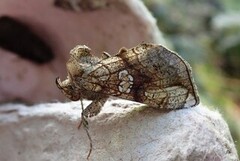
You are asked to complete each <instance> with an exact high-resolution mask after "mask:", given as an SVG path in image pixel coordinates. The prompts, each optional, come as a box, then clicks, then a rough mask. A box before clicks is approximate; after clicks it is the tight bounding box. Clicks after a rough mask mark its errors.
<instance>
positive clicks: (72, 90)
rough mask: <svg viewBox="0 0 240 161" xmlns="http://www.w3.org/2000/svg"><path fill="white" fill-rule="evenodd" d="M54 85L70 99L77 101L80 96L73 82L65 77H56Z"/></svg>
mask: <svg viewBox="0 0 240 161" xmlns="http://www.w3.org/2000/svg"><path fill="white" fill-rule="evenodd" d="M56 85H57V87H58V88H59V89H60V90H61V92H62V93H63V94H64V95H65V96H66V97H68V98H69V99H70V100H72V101H77V100H79V99H80V98H81V93H80V91H79V90H78V88H76V86H74V84H72V83H71V80H70V79H69V78H67V79H66V80H64V81H61V80H60V78H59V77H58V78H56Z"/></svg>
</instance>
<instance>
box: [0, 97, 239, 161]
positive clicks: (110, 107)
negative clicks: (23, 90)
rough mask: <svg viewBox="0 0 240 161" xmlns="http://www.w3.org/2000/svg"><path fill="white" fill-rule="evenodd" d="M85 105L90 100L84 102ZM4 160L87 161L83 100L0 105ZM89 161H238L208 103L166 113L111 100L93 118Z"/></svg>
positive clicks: (221, 122)
mask: <svg viewBox="0 0 240 161" xmlns="http://www.w3.org/2000/svg"><path fill="white" fill-rule="evenodd" d="M83 103H84V106H87V104H89V103H90V102H89V101H84V102H83ZM0 109H1V111H0V131H1V133H0V143H1V144H0V160H1V161H8V160H11V161H33V160H34V161H37V160H41V161H48V160H49V161H50V160H58V161H65V160H71V161H75V160H76V161H79V160H86V157H87V154H88V151H89V140H88V138H87V135H86V132H85V131H84V129H83V127H82V128H80V129H79V130H78V129H77V126H78V124H79V121H80V116H81V108H80V103H79V102H68V103H52V104H39V105H35V106H31V107H27V106H24V105H20V104H5V105H1V107H0ZM89 133H90V135H91V138H92V141H93V150H92V154H91V156H90V158H89V160H92V161H94V160H96V161H108V160H109V161H117V160H124V161H125V160H126V161H128V160H139V161H146V160H149V161H153V160H161V161H176V160H179V161H180V160H181V161H182V160H189V161H193V160H194V161H202V160H205V161H217V160H221V161H237V160H238V156H237V152H236V149H235V146H234V143H233V140H232V137H231V135H230V132H229V129H228V126H227V124H226V122H225V121H224V120H223V118H222V116H221V115H220V114H219V113H218V112H217V111H211V110H209V109H207V108H206V107H204V106H203V105H198V106H197V107H194V108H189V109H181V110H175V111H170V112H163V111H162V112H161V111H159V110H154V109H151V108H144V107H143V106H142V105H139V104H138V103H134V102H130V101H125V100H109V101H108V102H107V103H106V104H105V106H104V107H103V109H102V111H101V113H100V114H99V115H97V116H95V117H92V118H90V119H89Z"/></svg>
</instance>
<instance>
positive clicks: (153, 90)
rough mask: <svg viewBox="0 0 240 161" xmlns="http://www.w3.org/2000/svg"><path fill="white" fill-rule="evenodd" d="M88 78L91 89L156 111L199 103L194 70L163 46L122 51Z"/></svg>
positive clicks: (95, 69) (103, 62)
mask: <svg viewBox="0 0 240 161" xmlns="http://www.w3.org/2000/svg"><path fill="white" fill-rule="evenodd" d="M87 75H88V79H89V80H86V87H87V86H88V87H87V88H89V87H92V89H87V90H92V91H94V92H99V94H100V93H101V94H106V95H111V96H116V97H120V98H123V99H128V100H133V101H137V102H140V103H144V104H147V105H149V106H151V107H154V108H169V109H177V108H183V107H192V106H195V105H197V104H198V103H199V97H198V94H197V89H196V86H195V84H194V82H193V78H192V73H191V67H190V66H189V64H188V63H187V62H186V61H185V60H183V59H182V58H181V57H180V56H179V55H178V54H176V53H173V52H172V51H170V50H168V49H166V48H164V47H163V46H161V45H154V44H140V45H138V46H136V47H134V48H132V49H129V50H126V49H122V50H120V52H119V53H118V54H117V55H115V56H113V57H110V58H106V59H103V60H102V61H100V62H99V63H98V64H97V65H95V66H94V67H93V69H92V70H91V72H90V73H88V74H87ZM90 84H91V85H90ZM93 87H94V88H93Z"/></svg>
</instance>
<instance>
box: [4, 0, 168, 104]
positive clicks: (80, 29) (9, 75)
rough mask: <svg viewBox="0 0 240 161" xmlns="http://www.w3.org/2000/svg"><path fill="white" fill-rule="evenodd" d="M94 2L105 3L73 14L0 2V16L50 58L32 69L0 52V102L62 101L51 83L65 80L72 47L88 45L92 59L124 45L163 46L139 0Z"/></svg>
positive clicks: (49, 5) (50, 1) (22, 0)
mask: <svg viewBox="0 0 240 161" xmlns="http://www.w3.org/2000/svg"><path fill="white" fill-rule="evenodd" d="M98 1H99V2H102V1H109V2H108V5H107V6H103V7H100V8H97V9H95V10H92V11H79V12H74V11H69V10H64V9H61V8H60V7H56V6H54V0H45V1H34V0H19V1H16V0H2V1H0V17H1V16H9V17H12V18H14V19H16V20H18V21H20V22H22V23H24V24H25V25H27V26H28V27H29V28H30V29H31V30H32V31H33V32H34V33H36V34H37V35H39V36H40V37H41V38H42V39H43V40H44V41H46V43H47V44H48V45H49V46H51V48H52V50H53V52H54V54H55V59H54V60H53V61H52V62H50V63H48V64H44V65H37V64H34V63H32V62H30V61H28V60H25V59H23V58H20V57H19V56H18V55H16V54H13V53H11V52H9V51H6V50H3V49H1V48H0V54H1V59H0V75H1V79H0V102H6V101H14V100H21V101H23V102H27V103H36V102H47V101H52V100H53V99H58V100H63V99H65V97H64V96H63V95H62V94H61V93H60V92H59V90H57V88H56V85H55V83H54V80H55V78H56V77H57V76H59V77H65V76H66V67H65V63H66V61H67V60H68V59H69V51H70V49H72V48H73V47H75V46H76V45H77V44H85V45H87V46H89V47H90V48H91V49H92V53H93V54H94V55H97V56H99V55H101V53H102V52H103V51H106V52H108V53H110V54H116V53H117V52H118V50H119V49H120V48H121V47H123V46H125V47H128V48H129V47H133V46H136V45H137V44H139V43H141V42H155V43H161V44H165V42H164V40H163V38H162V35H161V33H160V31H159V30H158V28H157V25H156V20H155V19H154V18H153V17H152V16H151V14H150V12H149V11H148V10H147V9H146V7H145V6H144V5H143V3H142V2H141V1H140V0H98ZM95 2H96V3H97V1H96V0H95ZM26 3H27V5H26ZM29 47H31V46H29ZM6 69H7V70H6ZM36 91H37V92H36Z"/></svg>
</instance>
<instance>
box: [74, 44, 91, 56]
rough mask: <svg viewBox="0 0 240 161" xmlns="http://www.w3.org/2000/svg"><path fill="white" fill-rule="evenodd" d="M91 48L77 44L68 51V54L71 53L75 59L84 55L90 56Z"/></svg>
mask: <svg viewBox="0 0 240 161" xmlns="http://www.w3.org/2000/svg"><path fill="white" fill-rule="evenodd" d="M90 51H91V49H90V48H89V47H87V46H85V45H77V46H76V47H75V48H73V49H72V50H71V51H70V55H72V56H73V57H74V58H76V59H80V58H82V57H85V56H91V54H90Z"/></svg>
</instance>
